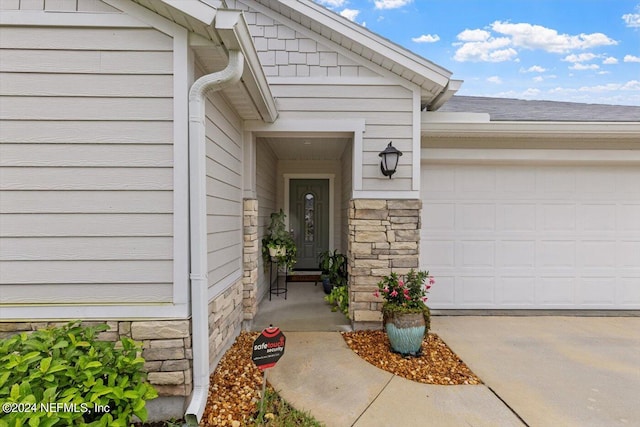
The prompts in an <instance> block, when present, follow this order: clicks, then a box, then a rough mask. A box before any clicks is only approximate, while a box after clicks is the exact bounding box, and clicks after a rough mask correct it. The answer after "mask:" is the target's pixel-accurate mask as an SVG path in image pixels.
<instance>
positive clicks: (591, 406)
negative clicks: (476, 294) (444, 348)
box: [433, 316, 640, 427]
mask: <svg viewBox="0 0 640 427" xmlns="http://www.w3.org/2000/svg"><path fill="white" fill-rule="evenodd" d="M433 325H434V332H436V333H437V334H438V335H440V337H441V338H442V339H443V340H444V341H445V342H446V343H447V345H448V346H449V347H450V348H451V349H452V350H453V351H454V352H455V353H456V354H457V355H458V356H460V358H461V359H462V360H464V361H465V363H466V364H467V365H468V366H469V368H471V370H472V371H473V372H474V373H475V374H476V375H478V376H479V377H480V378H481V379H482V380H483V381H484V383H485V384H486V385H487V386H488V387H490V388H491V389H492V390H493V391H494V392H495V393H496V394H497V395H499V396H500V397H501V398H502V399H503V400H504V401H505V402H507V404H508V405H509V406H510V407H511V408H512V409H513V410H514V411H515V412H516V413H518V414H519V415H520V416H521V417H522V419H524V421H525V422H526V423H527V424H528V425H529V426H532V427H534V426H535V427H538V426H540V427H543V426H563V427H572V426H575V427H591V426H593V427H611V426H640V317H552V316H533V317H502V316H496V317H493V316H480V317H471V316H456V317H440V316H439V317H434V321H433Z"/></svg>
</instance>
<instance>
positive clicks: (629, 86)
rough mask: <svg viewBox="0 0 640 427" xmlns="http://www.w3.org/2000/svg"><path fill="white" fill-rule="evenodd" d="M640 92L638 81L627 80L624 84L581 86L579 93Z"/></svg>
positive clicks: (639, 82)
mask: <svg viewBox="0 0 640 427" xmlns="http://www.w3.org/2000/svg"><path fill="white" fill-rule="evenodd" d="M636 90H637V91H640V81H638V80H629V81H628V82H626V83H608V84H606V85H596V86H582V87H581V88H580V89H578V91H580V92H596V93H598V92H613V91H636Z"/></svg>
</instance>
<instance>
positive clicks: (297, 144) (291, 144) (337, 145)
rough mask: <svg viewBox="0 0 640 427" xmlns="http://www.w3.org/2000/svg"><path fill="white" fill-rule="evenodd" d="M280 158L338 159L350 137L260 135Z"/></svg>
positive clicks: (259, 139)
mask: <svg viewBox="0 0 640 427" xmlns="http://www.w3.org/2000/svg"><path fill="white" fill-rule="evenodd" d="M261 141H262V142H265V143H267V144H269V147H270V148H271V149H272V150H273V152H274V153H275V155H276V157H278V159H280V160H339V159H340V158H342V154H343V153H344V150H345V148H346V147H347V146H348V145H349V143H350V142H351V139H350V138H335V137H332V138H326V137H289V138H280V137H262V138H258V142H261Z"/></svg>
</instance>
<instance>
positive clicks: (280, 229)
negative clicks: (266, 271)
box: [262, 209, 297, 271]
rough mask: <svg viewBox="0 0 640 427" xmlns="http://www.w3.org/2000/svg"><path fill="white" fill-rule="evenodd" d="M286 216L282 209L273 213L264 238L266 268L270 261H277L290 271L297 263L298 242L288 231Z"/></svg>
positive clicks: (263, 257)
mask: <svg viewBox="0 0 640 427" xmlns="http://www.w3.org/2000/svg"><path fill="white" fill-rule="evenodd" d="M285 218H286V215H285V213H284V212H283V211H282V209H280V211H279V212H273V213H272V214H271V217H270V219H271V223H270V224H269V226H268V227H267V231H266V233H265V235H264V237H263V239H262V259H263V261H264V266H265V268H267V265H268V264H269V262H271V261H275V262H276V263H277V264H278V267H286V269H287V270H289V271H290V270H292V269H293V266H294V264H295V263H296V252H297V250H296V244H295V242H294V241H293V238H292V237H291V234H290V233H289V232H288V231H287V228H286V224H285Z"/></svg>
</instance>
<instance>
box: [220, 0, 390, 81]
mask: <svg viewBox="0 0 640 427" xmlns="http://www.w3.org/2000/svg"><path fill="white" fill-rule="evenodd" d="M228 4H229V7H231V8H236V9H239V10H243V11H244V16H245V19H246V21H247V23H248V24H249V28H250V31H251V35H252V36H253V41H254V44H255V46H256V50H257V52H258V56H259V58H260V62H261V64H262V67H263V69H264V72H265V75H267V76H273V77H332V76H340V77H368V76H378V74H376V73H375V72H373V71H371V70H370V69H368V68H366V67H363V66H362V65H359V64H357V63H355V62H354V61H352V60H351V59H349V58H347V57H345V56H343V55H340V54H339V53H337V52H336V51H335V50H334V49H332V48H331V47H328V46H326V45H324V44H322V43H320V42H318V41H317V40H313V39H311V38H309V37H307V36H305V35H304V34H301V33H299V32H298V31H296V30H294V29H292V28H289V27H288V26H286V25H284V24H282V23H280V22H277V21H275V20H274V19H272V18H271V17H268V16H266V15H264V14H262V13H260V12H257V11H255V10H253V9H251V8H250V7H249V6H247V5H246V4H244V3H243V2H241V1H234V0H232V1H229V2H228ZM320 37H321V36H319V38H320Z"/></svg>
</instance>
